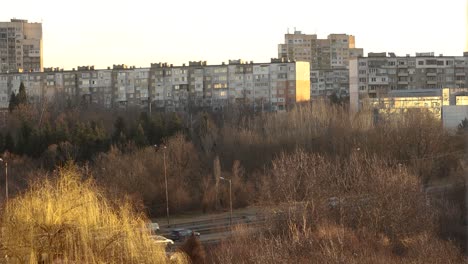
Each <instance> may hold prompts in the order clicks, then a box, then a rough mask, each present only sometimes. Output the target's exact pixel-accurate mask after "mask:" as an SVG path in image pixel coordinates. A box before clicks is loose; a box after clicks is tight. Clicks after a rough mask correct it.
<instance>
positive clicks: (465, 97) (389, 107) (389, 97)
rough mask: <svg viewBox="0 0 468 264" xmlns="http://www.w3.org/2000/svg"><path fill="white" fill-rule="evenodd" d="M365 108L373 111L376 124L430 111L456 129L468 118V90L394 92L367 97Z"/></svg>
mask: <svg viewBox="0 0 468 264" xmlns="http://www.w3.org/2000/svg"><path fill="white" fill-rule="evenodd" d="M362 105H363V108H366V109H369V110H371V111H372V112H373V114H374V120H375V121H378V120H380V119H389V118H393V117H397V118H399V117H400V116H401V114H403V113H408V112H426V113H431V114H432V115H433V116H434V117H435V118H436V119H441V121H442V124H443V126H444V128H447V129H449V130H454V129H456V128H457V127H458V125H459V124H460V123H461V122H462V120H464V119H465V118H468V88H442V89H414V90H393V91H390V92H389V93H387V94H385V95H383V96H382V97H379V98H364V99H362Z"/></svg>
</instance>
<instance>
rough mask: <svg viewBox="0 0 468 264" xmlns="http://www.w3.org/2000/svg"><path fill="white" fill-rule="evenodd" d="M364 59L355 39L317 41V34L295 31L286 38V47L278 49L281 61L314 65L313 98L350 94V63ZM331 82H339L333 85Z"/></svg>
mask: <svg viewBox="0 0 468 264" xmlns="http://www.w3.org/2000/svg"><path fill="white" fill-rule="evenodd" d="M362 55H363V49H361V48H356V47H355V37H354V36H353V35H347V34H330V35H328V37H327V38H326V39H318V38H317V35H316V34H312V35H309V34H303V33H302V32H301V31H294V33H293V34H289V33H288V34H285V35H284V44H279V45H278V58H284V59H290V60H296V61H307V62H309V63H310V65H311V77H312V79H311V95H312V96H324V95H329V94H331V93H333V92H348V86H349V85H348V83H349V81H348V77H349V75H348V74H343V73H344V72H347V70H348V66H349V60H350V59H352V58H357V57H359V56H362ZM330 80H337V81H338V82H337V83H331V82H330Z"/></svg>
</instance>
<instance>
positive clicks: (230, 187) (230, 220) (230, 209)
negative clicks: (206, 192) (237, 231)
mask: <svg viewBox="0 0 468 264" xmlns="http://www.w3.org/2000/svg"><path fill="white" fill-rule="evenodd" d="M219 178H220V179H221V180H223V181H228V182H229V226H230V227H232V184H231V180H230V179H226V178H224V177H219Z"/></svg>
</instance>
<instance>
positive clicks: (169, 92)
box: [0, 59, 310, 111]
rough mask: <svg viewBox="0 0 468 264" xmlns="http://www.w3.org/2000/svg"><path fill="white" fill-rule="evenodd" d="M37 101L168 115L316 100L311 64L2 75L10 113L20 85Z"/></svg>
mask: <svg viewBox="0 0 468 264" xmlns="http://www.w3.org/2000/svg"><path fill="white" fill-rule="evenodd" d="M21 82H23V83H24V85H25V87H26V92H27V94H28V98H29V99H30V100H31V101H32V102H40V101H43V100H52V99H53V98H54V97H55V98H61V99H63V100H65V99H66V100H71V101H74V102H78V103H82V104H94V105H99V106H102V107H105V108H126V107H142V108H146V107H150V106H151V107H152V108H153V109H161V110H165V111H190V110H192V109H195V108H209V109H212V110H219V109H222V108H224V107H227V106H229V105H233V104H240V103H242V104H245V105H248V106H249V107H253V108H254V109H255V110H257V111H259V110H264V111H278V110H280V111H281V110H286V109H287V108H288V106H290V105H293V104H295V103H297V102H304V101H308V100H309V99H310V66H309V63H308V62H291V61H286V60H281V59H272V62H271V63H253V62H250V63H246V62H243V61H241V60H232V61H229V63H228V64H224V63H223V64H222V65H207V64H206V62H204V61H201V62H190V63H189V64H188V65H182V66H173V65H171V64H167V63H153V64H151V67H149V68H135V67H127V66H126V65H113V67H112V69H111V68H110V67H109V68H108V69H94V67H92V66H83V67H78V68H76V69H73V70H72V71H63V70H62V69H58V68H45V69H44V72H24V73H0V108H7V107H8V101H9V98H10V95H11V93H18V89H19V86H20V83H21Z"/></svg>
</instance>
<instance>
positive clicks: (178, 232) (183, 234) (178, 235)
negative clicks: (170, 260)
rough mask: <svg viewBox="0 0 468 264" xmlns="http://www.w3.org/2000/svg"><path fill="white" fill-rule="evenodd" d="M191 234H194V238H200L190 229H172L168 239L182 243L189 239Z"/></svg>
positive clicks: (198, 234)
mask: <svg viewBox="0 0 468 264" xmlns="http://www.w3.org/2000/svg"><path fill="white" fill-rule="evenodd" d="M192 234H194V235H195V236H200V233H198V232H194V231H192V230H190V229H185V228H178V229H173V230H172V231H171V234H170V235H169V237H170V238H171V239H172V240H174V241H184V240H185V239H187V238H188V237H190V236H191V235H192Z"/></svg>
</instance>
